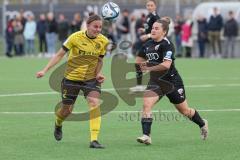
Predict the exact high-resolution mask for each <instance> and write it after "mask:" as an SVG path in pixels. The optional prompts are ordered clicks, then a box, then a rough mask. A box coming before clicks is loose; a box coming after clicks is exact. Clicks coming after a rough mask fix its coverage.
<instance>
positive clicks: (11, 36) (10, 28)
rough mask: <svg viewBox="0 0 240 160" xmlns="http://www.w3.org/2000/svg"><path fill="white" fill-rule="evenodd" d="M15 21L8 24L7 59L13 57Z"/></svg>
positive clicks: (11, 20) (9, 21)
mask: <svg viewBox="0 0 240 160" xmlns="http://www.w3.org/2000/svg"><path fill="white" fill-rule="evenodd" d="M15 23H16V22H15V21H14V20H13V19H10V20H8V22H7V27H6V31H5V32H6V34H5V36H6V37H5V39H6V44H7V46H6V56H7V57H12V54H11V52H12V49H13V46H14V25H15Z"/></svg>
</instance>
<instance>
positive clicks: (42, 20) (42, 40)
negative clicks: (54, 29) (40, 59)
mask: <svg viewBox="0 0 240 160" xmlns="http://www.w3.org/2000/svg"><path fill="white" fill-rule="evenodd" d="M46 30H47V22H46V16H45V15H44V14H40V15H39V21H38V22H37V33H38V38H39V51H40V53H47V43H46Z"/></svg>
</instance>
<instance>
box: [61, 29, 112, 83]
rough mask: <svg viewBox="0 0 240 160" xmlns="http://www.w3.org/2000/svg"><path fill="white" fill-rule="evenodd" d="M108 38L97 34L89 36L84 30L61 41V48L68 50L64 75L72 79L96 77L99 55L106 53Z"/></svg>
mask: <svg viewBox="0 0 240 160" xmlns="http://www.w3.org/2000/svg"><path fill="white" fill-rule="evenodd" d="M108 43H109V40H108V39H107V38H106V37H105V36H103V35H102V34H99V35H98V36H97V37H96V38H89V37H88V36H87V35H86V31H78V32H75V33H73V34H72V35H70V36H69V37H68V39H67V40H66V41H65V42H64V43H63V49H64V50H65V51H70V53H69V56H68V60H67V66H66V70H65V73H64V77H65V78H67V79H69V80H73V81H86V80H90V79H93V78H95V77H96V73H95V70H96V67H97V64H98V60H99V57H101V56H104V55H105V53H106V49H107V45H108Z"/></svg>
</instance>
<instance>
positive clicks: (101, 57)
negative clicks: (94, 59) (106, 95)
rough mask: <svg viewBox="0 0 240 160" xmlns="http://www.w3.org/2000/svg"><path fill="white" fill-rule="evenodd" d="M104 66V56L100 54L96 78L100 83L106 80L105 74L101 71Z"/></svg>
mask: <svg viewBox="0 0 240 160" xmlns="http://www.w3.org/2000/svg"><path fill="white" fill-rule="evenodd" d="M102 66H103V56H102V55H101V56H99V58H98V63H97V67H96V70H95V74H96V80H97V81H98V82H99V83H103V81H104V80H105V77H104V76H103V74H102V73H101V70H102Z"/></svg>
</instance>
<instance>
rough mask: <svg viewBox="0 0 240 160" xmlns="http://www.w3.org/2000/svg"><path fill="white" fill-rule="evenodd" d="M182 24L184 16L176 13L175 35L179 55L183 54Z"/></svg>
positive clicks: (177, 54)
mask: <svg viewBox="0 0 240 160" xmlns="http://www.w3.org/2000/svg"><path fill="white" fill-rule="evenodd" d="M182 25H183V20H182V17H181V16H180V15H176V19H175V22H174V35H175V43H176V56H177V57H181V56H182V39H181V32H182Z"/></svg>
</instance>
